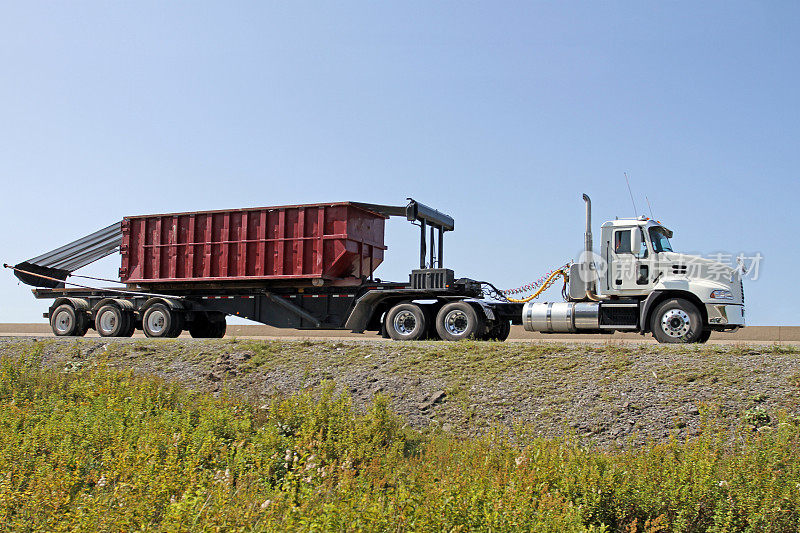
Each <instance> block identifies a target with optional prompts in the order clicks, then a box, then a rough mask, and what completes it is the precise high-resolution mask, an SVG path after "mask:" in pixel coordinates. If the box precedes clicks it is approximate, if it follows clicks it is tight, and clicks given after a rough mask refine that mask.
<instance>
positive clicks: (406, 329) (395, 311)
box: [385, 304, 428, 341]
mask: <svg viewBox="0 0 800 533" xmlns="http://www.w3.org/2000/svg"><path fill="white" fill-rule="evenodd" d="M385 324H386V332H387V333H388V334H389V336H390V337H391V338H393V339H394V340H396V341H416V340H420V339H423V338H425V334H426V332H427V330H428V317H427V314H426V313H425V311H423V310H422V308H421V307H420V306H418V305H417V304H398V305H395V306H394V307H392V308H391V309H390V310H389V312H388V313H387V314H386V320H385Z"/></svg>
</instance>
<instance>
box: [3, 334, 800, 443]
mask: <svg viewBox="0 0 800 533" xmlns="http://www.w3.org/2000/svg"><path fill="white" fill-rule="evenodd" d="M23 354H28V355H29V356H31V355H32V356H35V357H37V358H40V359H41V363H42V364H43V365H44V366H46V367H49V368H56V369H60V370H61V371H65V372H71V371H75V370H78V369H80V368H85V367H87V366H94V365H106V366H109V367H112V368H119V369H123V368H124V369H131V370H133V371H135V372H137V373H141V374H148V375H156V376H159V377H161V378H163V379H165V380H167V381H174V382H179V383H181V384H182V385H183V386H186V387H188V388H190V389H193V390H198V391H201V392H208V393H212V394H215V395H220V394H230V395H232V396H234V397H241V398H245V399H247V400H248V401H252V402H266V401H269V400H270V399H271V398H273V397H275V396H276V395H278V396H283V395H290V394H292V393H294V392H297V391H301V390H307V389H313V388H315V387H318V386H320V385H321V384H322V383H323V382H325V381H332V382H333V383H334V384H335V385H336V387H337V388H338V389H339V390H341V391H346V392H347V393H348V394H349V395H350V396H351V397H352V400H353V403H354V404H355V406H356V407H358V408H363V407H365V406H366V405H368V404H369V403H370V402H371V401H372V399H373V397H374V396H375V395H376V394H379V393H380V394H385V395H386V396H388V397H389V399H390V402H391V404H392V407H393V409H394V410H395V412H397V413H398V414H399V415H400V416H402V417H403V418H404V419H405V421H406V423H407V424H408V425H409V426H411V427H414V428H417V429H421V430H438V429H442V430H444V431H447V432H452V433H454V434H457V435H462V436H465V437H466V436H474V435H478V434H482V433H485V432H487V431H489V430H491V429H492V428H495V427H497V426H501V427H507V428H510V429H512V430H513V429H514V427H516V425H517V424H520V423H523V424H526V425H529V426H530V427H533V428H534V429H535V433H536V434H538V435H540V436H542V437H560V436H562V435H565V434H566V435H575V436H577V437H578V438H580V439H581V440H583V441H587V442H591V443H595V444H598V445H601V446H626V445H637V444H641V443H644V442H648V441H652V440H663V439H668V438H672V437H677V438H685V437H688V436H692V435H695V434H697V433H698V432H699V430H700V426H701V423H702V420H703V418H704V417H706V416H707V417H709V418H711V419H713V420H715V421H716V422H717V423H719V424H721V426H722V427H726V428H730V429H734V428H741V427H743V426H744V427H745V428H750V429H755V428H760V430H761V431H765V430H769V428H770V427H771V426H772V425H774V424H775V423H776V421H777V419H778V417H779V416H780V415H781V413H786V415H788V416H800V401H798V387H800V348H798V347H796V346H786V345H774V346H765V345H733V346H723V345H705V346H678V347H675V346H664V345H652V344H638V345H635V344H624V343H619V342H607V343H595V344H586V343H563V344H560V343H552V342H548V343H511V342H507V343H486V342H459V343H448V342H420V343H398V342H391V343H389V342H372V341H346V340H342V341H339V340H336V341H332V340H327V341H318V340H302V341H292V340H266V341H264V340H249V339H247V340H240V339H224V340H199V339H174V340H151V339H146V340H145V339H142V340H139V339H114V340H109V339H87V338H84V339H79V340H75V339H68V340H67V339H53V338H46V339H37V338H13V337H4V338H0V357H1V356H12V357H17V356H19V355H23Z"/></svg>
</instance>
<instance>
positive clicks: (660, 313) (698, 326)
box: [650, 298, 705, 344]
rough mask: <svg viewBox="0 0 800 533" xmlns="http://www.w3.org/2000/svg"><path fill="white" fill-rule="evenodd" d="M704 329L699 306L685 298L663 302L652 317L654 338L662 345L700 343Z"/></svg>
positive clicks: (651, 326) (651, 325)
mask: <svg viewBox="0 0 800 533" xmlns="http://www.w3.org/2000/svg"><path fill="white" fill-rule="evenodd" d="M704 329H705V328H704V324H703V320H702V316H701V315H700V311H698V309H697V306H695V305H694V304H693V303H692V302H690V301H688V300H684V299H683V298H671V299H669V300H665V301H663V302H661V303H660V304H658V306H656V308H655V310H654V311H653V314H652V316H651V317H650V330H651V331H652V332H653V337H655V339H656V340H657V341H658V342H662V343H671V344H685V343H691V342H699V341H700V338H701V337H702V335H703V331H704Z"/></svg>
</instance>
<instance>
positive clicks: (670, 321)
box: [661, 309, 692, 338]
mask: <svg viewBox="0 0 800 533" xmlns="http://www.w3.org/2000/svg"><path fill="white" fill-rule="evenodd" d="M691 328H692V322H691V319H690V318H689V315H688V314H687V313H686V311H684V310H682V309H670V310H669V311H667V312H666V313H664V314H663V315H661V329H662V330H663V331H664V333H666V334H667V335H669V336H670V337H676V338H677V337H683V336H684V335H687V334H688V333H689V330H690V329H691Z"/></svg>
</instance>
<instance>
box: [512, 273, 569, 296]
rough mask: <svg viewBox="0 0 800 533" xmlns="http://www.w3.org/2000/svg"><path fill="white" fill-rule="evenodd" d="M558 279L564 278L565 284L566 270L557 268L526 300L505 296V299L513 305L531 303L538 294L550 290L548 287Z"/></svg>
mask: <svg viewBox="0 0 800 533" xmlns="http://www.w3.org/2000/svg"><path fill="white" fill-rule="evenodd" d="M559 277H563V278H564V282H566V281H567V271H566V269H564V268H559V269H558V270H556V271H554V272H553V273H552V274H550V276H549V277H548V278H547V279H546V280H545V282H544V283H543V284H542V286H541V287H539V290H537V291H536V292H534V293H533V294H531V295H530V296H528V297H527V298H522V299H517V298H509V297H508V296H506V299H507V300H508V301H509V302H513V303H516V304H524V303H527V302H530V301H531V300H533V299H534V298H538V297H539V295H540V294H542V293H543V292H544V291H546V290H547V289H549V288H550V287H551V286H552V285H553V283H555V282H556V280H557V279H558V278H559Z"/></svg>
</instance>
